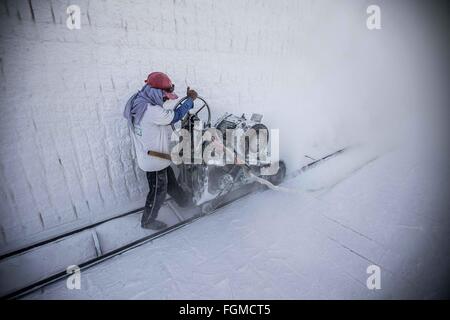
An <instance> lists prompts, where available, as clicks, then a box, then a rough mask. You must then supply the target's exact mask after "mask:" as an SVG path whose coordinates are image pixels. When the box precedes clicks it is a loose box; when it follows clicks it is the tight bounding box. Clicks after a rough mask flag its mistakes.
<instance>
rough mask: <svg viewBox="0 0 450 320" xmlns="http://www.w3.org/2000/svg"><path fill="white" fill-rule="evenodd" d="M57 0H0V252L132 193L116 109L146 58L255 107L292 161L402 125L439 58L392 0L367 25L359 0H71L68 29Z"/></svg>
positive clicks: (216, 105) (129, 156)
mask: <svg viewBox="0 0 450 320" xmlns="http://www.w3.org/2000/svg"><path fill="white" fill-rule="evenodd" d="M30 4H31V5H30ZM67 4H68V3H67V2H66V1H56V0H54V1H35V0H32V1H27V0H18V1H7V2H5V5H2V6H0V71H1V72H0V123H1V126H0V198H1V201H0V214H1V216H0V252H7V251H10V250H13V249H16V248H19V247H22V246H24V245H27V244H30V243H33V242H36V241H39V240H42V239H45V238H48V237H51V236H53V235H57V234H61V233H63V232H65V231H68V230H72V229H74V228H77V227H80V226H83V225H86V224H89V223H91V222H94V221H98V220H102V219H104V218H107V217H110V216H112V215H116V214H119V213H123V212H125V211H128V210H131V209H135V208H138V207H140V206H142V205H143V202H144V198H145V195H146V192H147V182H146V180H145V175H144V173H143V172H141V171H140V170H139V169H138V168H137V166H136V163H135V160H134V154H133V152H132V148H131V141H130V136H129V133H128V129H127V126H126V123H125V121H124V120H123V119H122V115H121V113H122V110H123V105H124V103H125V101H126V100H127V98H128V97H129V96H130V95H131V94H132V93H133V92H135V91H136V90H137V89H140V87H141V86H142V85H143V84H144V82H143V81H144V79H145V78H146V76H147V74H148V73H149V72H152V71H164V72H167V73H168V74H169V75H170V76H171V77H172V78H173V80H174V82H175V84H176V91H177V93H178V94H179V95H180V96H182V95H183V92H184V90H185V88H186V86H187V85H190V86H191V87H193V88H195V89H197V90H198V92H199V93H200V94H201V95H202V96H203V97H205V98H206V99H207V101H209V102H210V104H211V106H212V108H213V118H217V117H219V116H220V115H221V114H222V113H223V112H225V111H229V112H234V113H238V114H240V113H242V112H252V111H254V112H258V113H262V114H264V116H265V119H266V123H267V124H268V125H269V127H272V128H280V137H281V140H282V141H283V143H282V145H281V156H282V157H283V158H285V159H286V160H287V162H288V167H290V168H293V169H295V168H296V167H297V166H298V164H299V163H300V162H301V161H303V156H304V154H312V155H314V152H316V151H317V150H318V148H319V147H320V148H324V147H328V148H330V147H335V146H337V145H346V144H349V143H353V142H355V141H360V140H367V139H373V138H374V137H376V138H377V140H382V141H383V140H384V139H383V138H384V137H386V136H388V137H390V138H392V137H393V136H392V135H390V133H392V132H393V129H395V130H396V131H395V132H396V134H395V136H399V135H400V133H401V132H402V131H404V127H405V128H406V127H408V126H407V125H406V124H405V123H411V122H410V121H409V120H408V119H409V118H413V119H416V117H415V115H418V114H421V110H423V109H424V106H425V104H423V103H422V102H424V101H427V100H426V98H427V95H430V96H436V92H440V90H441V89H442V87H443V83H442V82H438V81H436V80H438V79H437V78H436V79H435V78H433V77H434V76H435V75H436V74H437V73H436V72H437V70H439V68H438V67H437V63H438V62H436V61H439V60H438V59H428V60H427V59H419V58H420V57H423V56H426V55H427V54H429V53H430V52H434V51H432V50H434V49H435V48H434V47H432V45H433V44H434V42H436V43H439V41H438V39H436V38H427V37H426V35H427V32H428V30H425V31H423V32H421V33H420V32H419V33H415V31H416V30H423V28H422V27H423V24H424V21H422V20H420V19H417V17H416V15H414V13H415V10H419V9H415V8H413V6H406V8H407V9H406V10H405V9H404V8H405V6H403V7H402V6H401V5H400V1H399V2H396V3H395V4H391V3H389V4H388V3H384V2H381V10H382V17H383V21H382V23H383V22H384V21H385V22H386V23H385V24H383V25H382V29H381V30H376V31H369V30H368V29H367V28H366V18H367V14H366V8H367V6H368V5H369V4H370V3H369V2H367V3H364V2H361V1H348V2H346V3H337V2H334V1H315V0H314V1H311V0H309V1H306V0H305V1H298V0H282V1H256V0H255V1H165V0H164V1H163V0H161V1H156V0H151V1H149V0H136V1H126V2H125V1H120V0H114V1H108V2H103V1H82V0H80V1H73V3H72V2H71V4H77V5H79V7H80V9H81V29H79V30H76V29H75V30H70V29H68V28H67V26H66V20H67V17H68V16H67V14H66V7H67ZM403 4H404V3H403ZM430 32H431V31H430ZM406 34H408V35H411V36H408V37H405V35H406ZM431 48H433V49H431ZM418 61H420V63H418ZM424 61H425V62H424ZM433 61H434V62H433ZM430 66H432V67H433V69H432V70H433V72H434V73H431V71H430V72H429V71H427V70H431V69H429V68H428V67H430ZM419 74H420V77H418V76H417V75H419ZM436 77H438V76H436ZM405 80H407V81H405ZM436 82H437V83H438V85H436V86H435V85H432V84H434V83H436ZM393 88H395V89H393ZM417 88H421V89H422V90H421V91H419V90H415V89H417ZM427 90H428V91H427ZM424 91H426V92H427V94H425V93H424ZM434 107H435V103H434V102H432V103H431V104H430V103H429V101H427V104H426V108H427V109H426V110H427V114H432V115H434V114H436V112H431V113H430V110H433V108H434ZM405 114H407V116H406V117H404V115H405ZM405 118H408V119H407V120H408V121H406V120H405ZM399 119H402V120H405V121H398V120H399ZM380 126H382V129H380ZM389 140H392V139H389ZM319 154H320V153H319V152H317V155H319Z"/></svg>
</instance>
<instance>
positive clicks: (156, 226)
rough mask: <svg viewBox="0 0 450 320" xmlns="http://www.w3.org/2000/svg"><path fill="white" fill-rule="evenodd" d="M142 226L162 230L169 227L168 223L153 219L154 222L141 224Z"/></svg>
mask: <svg viewBox="0 0 450 320" xmlns="http://www.w3.org/2000/svg"><path fill="white" fill-rule="evenodd" d="M141 227H142V228H144V229H150V230H162V229H165V228H167V224H165V223H164V222H162V221H159V220H153V221H152V222H149V223H146V224H143V225H141Z"/></svg>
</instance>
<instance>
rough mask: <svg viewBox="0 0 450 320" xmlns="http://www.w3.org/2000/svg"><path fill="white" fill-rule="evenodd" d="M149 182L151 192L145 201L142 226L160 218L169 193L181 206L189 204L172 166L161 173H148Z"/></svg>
mask: <svg viewBox="0 0 450 320" xmlns="http://www.w3.org/2000/svg"><path fill="white" fill-rule="evenodd" d="M147 181H148V187H149V189H150V190H149V192H148V195H147V200H146V201H145V209H144V213H143V215H142V220H141V225H146V224H148V223H151V222H153V221H155V219H156V218H157V217H158V212H159V209H160V208H161V205H162V204H163V203H164V200H165V199H166V194H167V193H169V195H170V196H171V197H172V198H173V199H174V200H175V201H176V202H177V204H179V205H180V206H184V205H186V203H187V202H188V195H187V194H185V193H184V191H183V189H182V188H181V187H180V185H179V184H178V182H177V179H176V178H175V174H174V172H173V169H172V168H171V167H170V166H169V167H167V168H165V169H162V170H160V171H152V172H147Z"/></svg>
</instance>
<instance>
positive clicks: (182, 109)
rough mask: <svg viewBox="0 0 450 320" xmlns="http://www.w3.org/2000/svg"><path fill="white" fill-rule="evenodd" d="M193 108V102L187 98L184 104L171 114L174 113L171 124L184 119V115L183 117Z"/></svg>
mask: <svg viewBox="0 0 450 320" xmlns="http://www.w3.org/2000/svg"><path fill="white" fill-rule="evenodd" d="M193 106H194V101H192V99H191V98H187V99H186V101H184V102H183V103H182V104H181V106H179V107H178V108H177V110H175V111H174V112H173V113H174V116H173V119H172V122H171V123H175V122H177V121H180V120H181V119H182V118H183V117H184V115H185V114H186V113H188V112H189V110H191V109H192V107H193Z"/></svg>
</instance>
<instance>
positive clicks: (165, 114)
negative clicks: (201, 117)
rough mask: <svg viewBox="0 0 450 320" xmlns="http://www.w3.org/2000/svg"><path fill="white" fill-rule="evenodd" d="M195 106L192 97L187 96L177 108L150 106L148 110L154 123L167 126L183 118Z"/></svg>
mask: <svg viewBox="0 0 450 320" xmlns="http://www.w3.org/2000/svg"><path fill="white" fill-rule="evenodd" d="M193 106H194V102H193V101H192V99H191V98H187V99H186V101H184V102H183V103H182V104H181V105H180V106H179V107H178V108H177V110H169V109H164V108H163V107H161V106H148V109H147V112H149V119H150V121H152V122H153V123H154V124H157V125H160V126H166V125H169V124H172V123H175V122H177V121H179V120H181V118H183V117H184V115H185V114H186V113H188V111H189V110H190V109H192V107H193Z"/></svg>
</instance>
